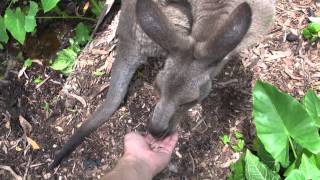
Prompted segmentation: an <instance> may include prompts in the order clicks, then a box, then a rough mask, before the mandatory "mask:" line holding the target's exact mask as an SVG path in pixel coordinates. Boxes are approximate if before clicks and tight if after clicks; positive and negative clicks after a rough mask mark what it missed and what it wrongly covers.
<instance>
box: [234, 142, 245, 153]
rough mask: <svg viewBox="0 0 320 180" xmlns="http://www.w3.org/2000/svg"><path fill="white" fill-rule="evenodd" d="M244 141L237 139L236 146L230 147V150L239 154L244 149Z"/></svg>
mask: <svg viewBox="0 0 320 180" xmlns="http://www.w3.org/2000/svg"><path fill="white" fill-rule="evenodd" d="M244 145H245V143H244V140H243V139H239V140H238V142H237V144H236V145H232V146H231V147H232V149H233V150H234V151H235V152H241V151H242V150H243V148H244Z"/></svg>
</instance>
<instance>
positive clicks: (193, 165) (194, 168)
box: [188, 152, 196, 174]
mask: <svg viewBox="0 0 320 180" xmlns="http://www.w3.org/2000/svg"><path fill="white" fill-rule="evenodd" d="M188 154H189V156H190V158H191V163H192V174H194V172H195V170H196V166H195V164H194V159H193V157H192V155H191V153H190V152H189V153H188Z"/></svg>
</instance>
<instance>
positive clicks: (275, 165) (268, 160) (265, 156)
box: [257, 140, 280, 172]
mask: <svg viewBox="0 0 320 180" xmlns="http://www.w3.org/2000/svg"><path fill="white" fill-rule="evenodd" d="M257 144H258V148H257V155H258V157H259V158H260V160H261V162H263V163H264V164H265V165H267V166H268V168H269V169H271V170H274V171H276V172H278V171H279V169H280V164H279V162H276V161H275V160H274V159H273V157H272V156H271V154H270V153H268V152H267V151H266V150H265V148H264V146H263V144H262V143H261V141H259V140H258V142H257Z"/></svg>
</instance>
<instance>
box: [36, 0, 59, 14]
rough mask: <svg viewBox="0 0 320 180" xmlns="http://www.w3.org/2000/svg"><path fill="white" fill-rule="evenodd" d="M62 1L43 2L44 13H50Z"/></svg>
mask: <svg viewBox="0 0 320 180" xmlns="http://www.w3.org/2000/svg"><path fill="white" fill-rule="evenodd" d="M59 1H60V0H41V4H42V8H43V11H44V13H46V12H48V11H50V10H51V9H53V8H54V7H56V6H57V4H58V2H59Z"/></svg>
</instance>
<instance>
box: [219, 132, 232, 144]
mask: <svg viewBox="0 0 320 180" xmlns="http://www.w3.org/2000/svg"><path fill="white" fill-rule="evenodd" d="M220 140H221V142H222V143H223V144H224V145H227V144H228V143H229V142H230V138H229V136H228V135H226V134H224V135H223V136H220Z"/></svg>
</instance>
